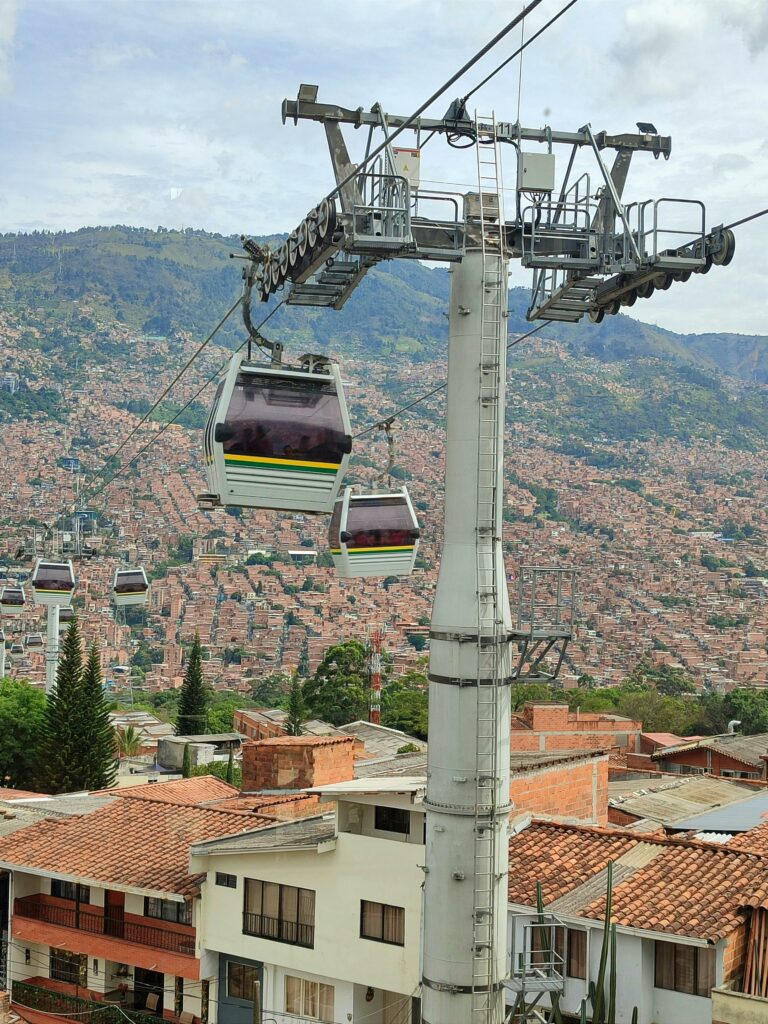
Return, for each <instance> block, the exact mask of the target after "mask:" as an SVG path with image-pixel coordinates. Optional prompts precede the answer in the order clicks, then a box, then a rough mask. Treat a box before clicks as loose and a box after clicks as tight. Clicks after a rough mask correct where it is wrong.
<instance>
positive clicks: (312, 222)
mask: <svg viewBox="0 0 768 1024" xmlns="http://www.w3.org/2000/svg"><path fill="white" fill-rule="evenodd" d="M319 216H320V214H319V211H318V210H317V209H315V210H310V211H309V213H308V214H307V220H306V224H307V246H308V248H310V249H314V248H315V247H316V246H317V222H318V219H319Z"/></svg>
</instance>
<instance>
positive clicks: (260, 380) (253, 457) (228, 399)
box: [200, 355, 352, 513]
mask: <svg viewBox="0 0 768 1024" xmlns="http://www.w3.org/2000/svg"><path fill="white" fill-rule="evenodd" d="M350 434H351V428H350V423H349V415H348V412H347V406H346V402H345V399H344V389H343V387H342V382H341V376H340V374H339V368H338V366H337V364H336V363H334V362H332V361H331V360H329V359H327V358H325V357H324V356H312V355H307V356H302V358H301V359H300V360H299V365H298V367H288V366H281V365H274V364H273V365H262V364H258V363H253V362H250V361H249V360H248V359H247V358H245V357H243V356H239V355H235V356H233V358H232V361H231V363H230V366H229V370H228V372H227V376H226V378H225V379H224V380H223V381H222V382H221V384H220V385H219V389H218V391H217V393H216V397H215V399H214V402H213V407H212V409H211V413H210V416H209V418H208V424H207V426H206V430H205V462H206V471H207V477H208V486H209V488H210V493H209V494H205V495H201V496H200V500H201V504H203V505H204V506H207V507H211V506H216V505H238V506H242V507H245V508H265V509H285V510H288V511H292V512H326V513H327V512H331V511H332V509H333V505H334V502H335V500H336V496H337V495H338V493H339V488H340V486H341V482H342V480H343V477H344V473H345V471H346V468H347V463H348V462H349V453H350V451H351V448H352V440H351V436H350Z"/></svg>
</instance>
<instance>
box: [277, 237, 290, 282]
mask: <svg viewBox="0 0 768 1024" xmlns="http://www.w3.org/2000/svg"><path fill="white" fill-rule="evenodd" d="M277 262H278V263H279V264H280V276H281V277H286V276H287V274H288V267H289V265H290V263H289V259H288V243H287V242H283V244H282V245H281V246H280V249H279V251H278V253H277Z"/></svg>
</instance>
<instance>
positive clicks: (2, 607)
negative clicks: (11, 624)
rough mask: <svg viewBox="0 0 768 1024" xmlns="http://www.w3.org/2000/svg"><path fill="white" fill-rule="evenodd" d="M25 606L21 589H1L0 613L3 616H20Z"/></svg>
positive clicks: (24, 598) (25, 599)
mask: <svg viewBox="0 0 768 1024" xmlns="http://www.w3.org/2000/svg"><path fill="white" fill-rule="evenodd" d="M26 604H27V598H26V595H25V594H24V588H23V587H3V589H2V591H0V612H2V614H3V615H21V613H22V612H23V611H24V608H25V607H26Z"/></svg>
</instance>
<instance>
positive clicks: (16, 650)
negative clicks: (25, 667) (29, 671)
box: [9, 643, 24, 661]
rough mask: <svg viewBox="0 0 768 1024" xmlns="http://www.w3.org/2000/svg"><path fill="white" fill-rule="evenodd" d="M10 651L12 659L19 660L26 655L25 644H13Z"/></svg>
mask: <svg viewBox="0 0 768 1024" xmlns="http://www.w3.org/2000/svg"><path fill="white" fill-rule="evenodd" d="M9 653H10V656H11V661H19V659H21V658H23V657H24V645H23V644H19V643H15V644H11V650H10V651H9Z"/></svg>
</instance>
